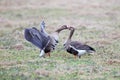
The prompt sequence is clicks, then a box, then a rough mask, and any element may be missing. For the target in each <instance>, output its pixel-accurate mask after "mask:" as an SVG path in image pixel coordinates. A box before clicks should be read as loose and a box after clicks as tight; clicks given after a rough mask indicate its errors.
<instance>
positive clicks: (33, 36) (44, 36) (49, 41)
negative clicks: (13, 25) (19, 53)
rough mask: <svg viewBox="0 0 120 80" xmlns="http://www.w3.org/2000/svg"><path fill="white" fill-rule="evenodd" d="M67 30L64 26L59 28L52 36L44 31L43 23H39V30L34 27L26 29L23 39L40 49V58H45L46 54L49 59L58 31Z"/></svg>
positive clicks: (56, 41)
mask: <svg viewBox="0 0 120 80" xmlns="http://www.w3.org/2000/svg"><path fill="white" fill-rule="evenodd" d="M64 29H67V26H66V25H63V26H61V27H60V28H59V29H57V30H55V31H54V32H53V33H52V34H48V33H47V32H46V31H45V24H44V22H42V23H41V30H38V29H37V28H35V27H32V28H26V29H25V31H24V36H25V39H26V40H27V41H28V42H30V43H32V44H33V45H35V46H36V47H38V48H39V49H40V54H39V56H40V57H45V54H47V55H48V56H49V57H50V52H51V51H53V50H54V49H55V47H56V45H57V43H58V38H59V35H58V34H59V33H60V31H62V30H64Z"/></svg>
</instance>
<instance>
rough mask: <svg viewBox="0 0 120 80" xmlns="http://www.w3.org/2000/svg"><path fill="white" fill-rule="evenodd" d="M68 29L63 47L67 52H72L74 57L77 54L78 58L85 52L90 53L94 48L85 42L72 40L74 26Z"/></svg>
mask: <svg viewBox="0 0 120 80" xmlns="http://www.w3.org/2000/svg"><path fill="white" fill-rule="evenodd" d="M69 30H70V35H69V37H68V39H67V41H66V43H65V44H64V47H65V49H66V51H67V52H68V53H70V54H73V55H74V56H75V57H76V56H78V57H79V58H80V57H81V55H83V54H85V53H89V54H92V52H94V51H95V49H94V48H92V47H90V46H88V45H86V44H83V43H81V42H78V41H72V40H71V37H72V35H73V33H74V31H75V28H74V27H69Z"/></svg>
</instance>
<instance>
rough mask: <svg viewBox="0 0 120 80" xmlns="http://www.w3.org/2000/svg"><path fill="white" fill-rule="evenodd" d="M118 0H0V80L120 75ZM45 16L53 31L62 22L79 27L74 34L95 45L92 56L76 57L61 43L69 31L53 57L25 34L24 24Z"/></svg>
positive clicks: (98, 79) (93, 79) (91, 79)
mask: <svg viewBox="0 0 120 80" xmlns="http://www.w3.org/2000/svg"><path fill="white" fill-rule="evenodd" d="M119 3H120V1H119V0H109V1H108V0H99V1H98V0H78V1H75V0H66V1H65V0H64V1H63V0H61V1H58V0H50V1H49V0H11V1H9V0H0V80H119V79H120V34H119V31H120V22H119V21H120V14H119V13H120V5H119ZM42 20H45V22H46V25H47V27H46V30H47V32H49V33H52V32H54V30H56V29H57V28H59V27H60V26H62V25H63V24H67V25H71V26H74V27H75V28H76V31H75V34H74V36H73V38H72V39H73V40H78V41H82V42H84V43H86V44H89V45H91V46H92V47H94V48H95V49H96V53H95V55H93V56H89V55H84V56H82V57H81V59H74V57H73V55H70V54H68V53H67V52H65V51H64V50H63V49H62V44H63V43H64V41H65V40H66V39H67V37H68V35H69V32H68V31H63V32H62V33H60V44H59V45H58V47H57V49H56V50H55V51H54V52H52V53H51V57H50V58H49V57H46V58H39V56H38V55H39V49H38V48H36V47H35V46H33V45H32V44H30V43H29V42H27V41H26V40H25V39H24V36H23V33H24V28H27V27H32V26H36V27H37V28H39V23H40V22H41V21H42Z"/></svg>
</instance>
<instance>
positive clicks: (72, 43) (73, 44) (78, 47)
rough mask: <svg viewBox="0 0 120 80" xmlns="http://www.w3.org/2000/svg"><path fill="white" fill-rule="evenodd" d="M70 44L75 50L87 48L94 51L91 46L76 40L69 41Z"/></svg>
mask: <svg viewBox="0 0 120 80" xmlns="http://www.w3.org/2000/svg"><path fill="white" fill-rule="evenodd" d="M70 46H73V47H74V48H75V49H77V50H87V51H89V50H91V51H95V50H94V48H92V47H90V46H88V45H85V44H82V43H80V42H78V41H72V42H71V43H70Z"/></svg>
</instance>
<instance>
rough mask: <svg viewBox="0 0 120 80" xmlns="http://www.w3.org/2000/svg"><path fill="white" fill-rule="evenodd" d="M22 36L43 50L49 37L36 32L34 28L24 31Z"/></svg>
mask: <svg viewBox="0 0 120 80" xmlns="http://www.w3.org/2000/svg"><path fill="white" fill-rule="evenodd" d="M24 35H25V39H26V40H27V41H29V42H31V43H32V44H34V45H35V46H37V47H38V48H40V49H43V48H44V47H45V46H46V44H47V42H48V41H49V37H48V36H46V35H45V34H44V33H42V32H40V31H39V30H37V29H36V28H35V27H33V28H29V29H25V33H24Z"/></svg>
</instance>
